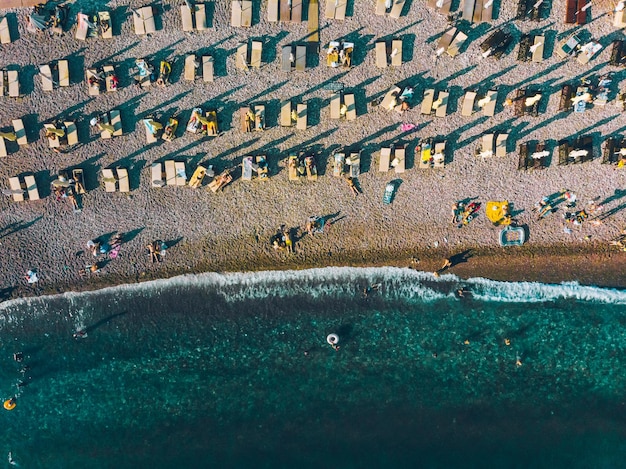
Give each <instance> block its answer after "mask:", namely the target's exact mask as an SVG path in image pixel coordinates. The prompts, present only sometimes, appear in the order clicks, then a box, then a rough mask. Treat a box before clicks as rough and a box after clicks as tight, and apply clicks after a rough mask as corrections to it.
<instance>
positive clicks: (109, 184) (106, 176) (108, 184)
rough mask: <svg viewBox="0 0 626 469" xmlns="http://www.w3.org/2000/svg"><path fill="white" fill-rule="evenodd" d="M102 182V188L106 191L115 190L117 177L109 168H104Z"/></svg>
mask: <svg viewBox="0 0 626 469" xmlns="http://www.w3.org/2000/svg"><path fill="white" fill-rule="evenodd" d="M102 182H103V183H104V190H105V191H106V192H115V191H116V190H117V178H116V177H115V175H114V174H113V170H112V169H111V168H104V169H103V170H102Z"/></svg>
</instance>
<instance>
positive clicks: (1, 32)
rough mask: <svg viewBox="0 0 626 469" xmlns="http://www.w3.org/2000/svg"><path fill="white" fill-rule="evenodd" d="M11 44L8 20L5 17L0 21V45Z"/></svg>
mask: <svg viewBox="0 0 626 469" xmlns="http://www.w3.org/2000/svg"><path fill="white" fill-rule="evenodd" d="M10 42H11V30H10V29H9V20H8V19H7V17H6V16H5V17H4V18H2V19H0V43H2V44H9V43H10Z"/></svg>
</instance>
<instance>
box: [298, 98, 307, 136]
mask: <svg viewBox="0 0 626 469" xmlns="http://www.w3.org/2000/svg"><path fill="white" fill-rule="evenodd" d="M306 126H307V106H306V104H302V103H301V104H298V122H296V129H298V130H306Z"/></svg>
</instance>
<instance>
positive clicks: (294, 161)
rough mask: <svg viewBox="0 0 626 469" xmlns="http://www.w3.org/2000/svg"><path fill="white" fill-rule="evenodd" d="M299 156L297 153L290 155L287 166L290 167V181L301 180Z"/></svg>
mask: <svg viewBox="0 0 626 469" xmlns="http://www.w3.org/2000/svg"><path fill="white" fill-rule="evenodd" d="M298 165H299V162H298V157H297V156H296V155H290V156H289V162H288V164H287V167H288V168H289V180H290V181H299V180H300V177H299V176H298Z"/></svg>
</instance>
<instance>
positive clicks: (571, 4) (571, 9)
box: [565, 0, 578, 24]
mask: <svg viewBox="0 0 626 469" xmlns="http://www.w3.org/2000/svg"><path fill="white" fill-rule="evenodd" d="M577 9H578V0H566V1H565V23H566V24H573V23H576V10H577Z"/></svg>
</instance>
